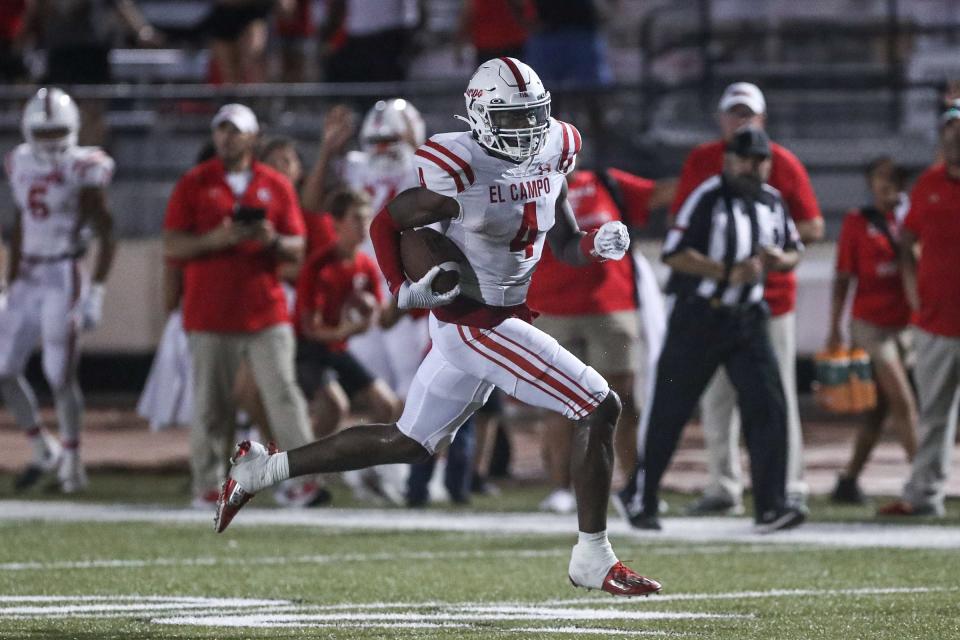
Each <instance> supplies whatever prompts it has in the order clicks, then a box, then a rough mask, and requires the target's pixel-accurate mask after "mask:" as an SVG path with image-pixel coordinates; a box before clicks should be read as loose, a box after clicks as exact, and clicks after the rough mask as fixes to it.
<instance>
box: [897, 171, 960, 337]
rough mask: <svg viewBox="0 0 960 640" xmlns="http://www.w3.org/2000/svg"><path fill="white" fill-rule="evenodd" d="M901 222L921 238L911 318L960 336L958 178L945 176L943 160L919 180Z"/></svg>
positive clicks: (929, 328)
mask: <svg viewBox="0 0 960 640" xmlns="http://www.w3.org/2000/svg"><path fill="white" fill-rule="evenodd" d="M903 226H904V228H905V229H909V230H910V231H911V232H912V233H913V234H914V235H916V236H917V238H918V239H919V241H920V262H919V264H918V265H917V288H918V290H919V294H920V310H919V312H918V313H917V314H916V317H915V324H916V325H917V326H918V327H920V328H921V329H923V330H924V331H928V332H930V333H935V334H937V335H941V336H947V337H950V338H956V337H960V180H957V179H956V178H951V177H949V176H948V175H947V169H946V166H945V165H944V164H935V165H934V166H932V167H930V168H929V169H927V170H926V171H925V172H924V173H923V175H921V176H920V178H919V179H918V180H917V183H916V185H914V187H913V191H912V192H911V193H910V211H909V213H907V217H906V219H905V220H904V221H903Z"/></svg>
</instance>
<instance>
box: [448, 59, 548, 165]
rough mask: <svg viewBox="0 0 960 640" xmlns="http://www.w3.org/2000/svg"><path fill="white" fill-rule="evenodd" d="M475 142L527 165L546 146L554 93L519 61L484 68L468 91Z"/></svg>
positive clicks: (496, 61)
mask: <svg viewBox="0 0 960 640" xmlns="http://www.w3.org/2000/svg"><path fill="white" fill-rule="evenodd" d="M463 95H464V98H465V99H466V104H467V118H463V117H460V119H461V120H463V121H465V122H467V123H468V124H469V125H470V130H471V131H472V132H473V136H474V138H476V140H477V142H479V143H480V144H481V145H482V146H484V147H486V148H487V149H489V150H490V151H492V152H493V153H495V154H497V155H500V156H504V157H506V158H508V159H510V160H512V161H514V162H517V163H519V162H523V161H524V160H526V159H528V158H531V157H533V156H535V155H537V153H538V152H539V151H540V149H542V148H543V145H544V144H545V143H546V141H547V130H548V129H549V128H550V92H549V91H547V90H546V89H544V87H543V83H542V82H541V81H540V77H539V76H537V73H536V72H535V71H534V70H533V69H531V68H530V66H529V65H526V64H524V63H522V62H520V61H519V60H517V59H516V58H506V57H504V58H494V59H492V60H487V61H486V62H484V63H483V64H481V65H480V68H479V69H477V71H476V73H474V74H473V77H472V78H470V83H469V84H468V85H467V90H466V92H464V94H463Z"/></svg>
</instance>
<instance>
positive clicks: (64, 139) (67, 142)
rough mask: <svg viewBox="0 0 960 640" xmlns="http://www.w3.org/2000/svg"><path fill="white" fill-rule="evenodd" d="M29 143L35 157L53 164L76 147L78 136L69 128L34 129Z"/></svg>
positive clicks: (29, 137) (28, 137) (30, 134)
mask: <svg viewBox="0 0 960 640" xmlns="http://www.w3.org/2000/svg"><path fill="white" fill-rule="evenodd" d="M57 134H59V135H57ZM27 142H28V143H29V144H30V148H31V149H32V150H33V153H34V155H36V156H37V157H38V158H42V159H44V160H47V161H51V162H52V161H56V160H57V158H59V157H60V156H61V155H63V154H64V153H66V152H67V151H69V150H70V149H71V148H72V147H74V146H76V144H77V134H76V132H74V131H71V130H70V129H69V128H67V127H33V128H32V129H30V130H29V134H28V135H27Z"/></svg>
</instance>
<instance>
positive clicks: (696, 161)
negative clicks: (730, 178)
mask: <svg viewBox="0 0 960 640" xmlns="http://www.w3.org/2000/svg"><path fill="white" fill-rule="evenodd" d="M770 149H771V151H772V153H773V166H772V167H770V179H769V180H768V182H769V184H770V185H771V186H772V187H774V188H776V189H777V190H778V191H780V194H781V195H782V196H783V201H784V203H786V205H787V209H788V211H789V212H790V217H792V218H793V220H794V221H795V222H801V221H804V220H814V219H816V218H822V217H823V215H822V214H821V213H820V206H819V205H818V204H817V197H816V196H815V195H814V193H813V187H812V186H811V185H810V176H809V175H807V170H806V169H804V167H803V164H801V163H800V160H799V159H797V156H795V155H793V154H792V153H790V151H788V150H787V149H786V148H784V147H781V146H780V145H778V144H776V143H772V144H771V145H770ZM723 152H724V142H723V140H714V141H713V142H707V143H705V144H702V145H700V146H699V147H696V148H695V149H694V150H693V151H691V152H690V155H689V156H687V160H686V162H684V163H683V170H682V171H681V173H680V182H679V184H677V191H676V195H674V198H673V204H671V205H670V213H671V215H676V214H677V212H678V211H680V207H682V206H683V202H684V200H686V199H687V197H688V196H689V195H690V193H691V192H692V191H693V190H694V189H696V188H697V187H698V186H700V185H701V184H702V183H703V181H704V180H706V179H707V178H709V177H710V176H713V175H716V174H718V173H720V172H721V171H722V170H723ZM763 297H764V300H766V301H767V304H768V305H769V306H770V313H771V314H772V315H774V316H779V315H783V314H785V313H789V312H790V311H793V308H794V307H795V306H796V304H797V276H796V274H795V273H794V272H793V271H785V272H784V271H771V272H770V273H768V274H767V282H766V284H765V285H764V294H763Z"/></svg>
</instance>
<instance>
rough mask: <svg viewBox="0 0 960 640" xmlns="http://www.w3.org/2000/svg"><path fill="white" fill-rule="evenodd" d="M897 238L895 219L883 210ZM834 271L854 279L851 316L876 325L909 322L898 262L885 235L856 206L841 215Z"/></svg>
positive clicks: (897, 327) (904, 324)
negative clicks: (854, 208)
mask: <svg viewBox="0 0 960 640" xmlns="http://www.w3.org/2000/svg"><path fill="white" fill-rule="evenodd" d="M885 217H886V220H887V224H888V225H889V226H890V228H891V233H892V234H893V237H894V238H896V237H897V234H896V230H895V228H896V219H895V218H894V214H893V212H892V211H890V212H887V214H886V216H885ZM837 272H838V273H846V274H849V275H851V276H853V277H855V278H856V279H857V290H856V293H855V294H854V297H853V312H852V313H853V317H854V318H856V319H857V320H863V321H864V322H869V323H870V324H873V325H876V326H878V327H886V328H891V329H899V328H901V327H905V326H907V325H908V324H909V323H910V305H909V304H908V303H907V297H906V294H905V293H904V291H903V280H902V279H901V277H900V264H899V262H898V259H897V254H896V252H895V251H894V249H893V246H891V244H890V241H889V240H887V237H886V236H885V235H884V234H883V233H882V232H881V231H880V230H879V229H877V228H876V227H875V226H874V225H872V224H870V222H868V221H867V219H866V218H865V217H864V216H863V215H862V214H861V213H860V211H858V210H855V211H851V212H850V213H848V214H847V216H846V217H845V218H844V219H843V227H842V228H841V229H840V240H839V241H838V242H837Z"/></svg>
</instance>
